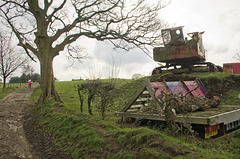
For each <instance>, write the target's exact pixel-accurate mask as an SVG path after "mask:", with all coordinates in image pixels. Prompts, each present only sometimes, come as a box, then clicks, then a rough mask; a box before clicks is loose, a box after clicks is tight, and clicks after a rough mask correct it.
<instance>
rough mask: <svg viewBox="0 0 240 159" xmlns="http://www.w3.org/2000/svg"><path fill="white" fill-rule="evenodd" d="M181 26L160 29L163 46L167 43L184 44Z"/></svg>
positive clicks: (167, 44)
mask: <svg viewBox="0 0 240 159" xmlns="http://www.w3.org/2000/svg"><path fill="white" fill-rule="evenodd" d="M182 28H183V27H182V26H181V27H176V28H169V29H163V30H162V37H163V43H164V45H165V46H169V45H173V46H174V45H183V44H185V41H184V36H183V31H182Z"/></svg>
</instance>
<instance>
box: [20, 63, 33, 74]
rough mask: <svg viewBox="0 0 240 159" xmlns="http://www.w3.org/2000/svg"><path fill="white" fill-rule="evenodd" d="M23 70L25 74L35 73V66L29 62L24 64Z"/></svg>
mask: <svg viewBox="0 0 240 159" xmlns="http://www.w3.org/2000/svg"><path fill="white" fill-rule="evenodd" d="M22 70H23V73H24V74H30V75H33V72H34V68H33V67H32V66H31V65H30V64H29V63H27V64H24V65H22Z"/></svg>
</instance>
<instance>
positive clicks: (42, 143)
mask: <svg viewBox="0 0 240 159" xmlns="http://www.w3.org/2000/svg"><path fill="white" fill-rule="evenodd" d="M36 87H37V86H36V85H33V86H32V88H28V87H27V86H26V87H23V88H20V89H18V90H16V91H14V92H12V93H10V94H9V95H7V96H6V97H4V98H3V99H1V100H0V159H71V158H72V157H71V156H70V155H69V154H66V153H65V152H64V151H63V150H62V149H60V148H58V147H56V146H55V144H54V142H53V141H52V139H51V136H50V135H49V134H47V133H46V132H45V131H44V130H43V129H42V127H41V125H39V124H38V123H37V122H35V121H34V120H33V116H32V114H30V113H29V112H28V111H27V109H28V108H29V107H30V106H34V105H33V102H34V101H33V100H30V98H29V97H30V96H31V94H32V93H33V90H34V89H35V88H36Z"/></svg>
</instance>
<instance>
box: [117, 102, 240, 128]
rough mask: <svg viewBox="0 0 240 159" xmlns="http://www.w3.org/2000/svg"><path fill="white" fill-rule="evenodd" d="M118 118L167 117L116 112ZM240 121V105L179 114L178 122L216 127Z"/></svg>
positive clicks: (148, 118) (160, 119)
mask: <svg viewBox="0 0 240 159" xmlns="http://www.w3.org/2000/svg"><path fill="white" fill-rule="evenodd" d="M115 115H116V116H120V117H126V118H136V119H146V120H159V121H165V116H164V115H161V114H148V113H146V112H145V113H139V112H138V113H134V112H116V113H115ZM236 120H240V105H222V106H219V107H217V108H208V109H206V110H204V111H196V112H189V113H187V114H184V115H183V114H177V115H176V122H183V121H184V122H186V121H187V122H188V123H191V124H203V125H209V126H212V125H216V124H220V123H224V124H228V123H231V122H232V121H236Z"/></svg>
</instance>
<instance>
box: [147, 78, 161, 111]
mask: <svg viewBox="0 0 240 159" xmlns="http://www.w3.org/2000/svg"><path fill="white" fill-rule="evenodd" d="M145 84H146V88H147V90H148V92H149V94H150V96H151V97H152V99H153V101H154V102H155V103H156V104H157V103H158V101H157V99H156V97H155V92H154V91H153V88H152V85H151V82H150V80H149V78H146V79H145ZM156 108H157V111H158V112H157V113H159V114H160V113H162V112H163V110H162V108H161V107H160V106H159V104H157V105H156Z"/></svg>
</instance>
